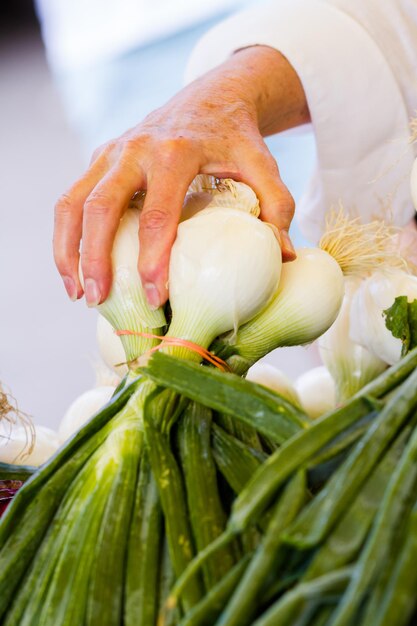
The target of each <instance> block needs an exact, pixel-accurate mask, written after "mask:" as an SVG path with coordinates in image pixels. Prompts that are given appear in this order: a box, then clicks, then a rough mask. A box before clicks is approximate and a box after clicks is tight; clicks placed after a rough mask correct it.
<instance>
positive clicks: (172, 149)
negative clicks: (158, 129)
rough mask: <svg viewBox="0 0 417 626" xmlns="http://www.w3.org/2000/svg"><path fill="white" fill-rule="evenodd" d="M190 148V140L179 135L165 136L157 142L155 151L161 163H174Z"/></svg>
mask: <svg viewBox="0 0 417 626" xmlns="http://www.w3.org/2000/svg"><path fill="white" fill-rule="evenodd" d="M190 149H191V141H190V140H189V139H188V138H186V137H184V136H182V135H179V136H177V137H167V138H164V139H161V140H159V141H158V143H157V147H156V152H157V154H158V157H159V159H160V160H161V161H162V163H163V164H170V163H175V162H177V161H178V159H179V158H182V157H183V155H184V154H185V153H186V152H188V151H189V150H190Z"/></svg>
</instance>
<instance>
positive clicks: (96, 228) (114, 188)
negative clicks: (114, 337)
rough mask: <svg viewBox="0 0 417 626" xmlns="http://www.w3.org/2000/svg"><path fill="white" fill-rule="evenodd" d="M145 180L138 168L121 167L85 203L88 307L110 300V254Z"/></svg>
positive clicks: (84, 264)
mask: <svg viewBox="0 0 417 626" xmlns="http://www.w3.org/2000/svg"><path fill="white" fill-rule="evenodd" d="M143 185H144V176H143V173H142V170H141V169H140V167H139V166H137V167H136V166H135V167H127V166H126V165H125V164H120V165H117V166H115V167H114V168H113V169H111V170H110V171H109V172H108V173H107V174H106V176H105V177H104V178H103V179H102V180H101V181H100V182H99V183H98V184H97V185H96V186H95V187H94V189H93V190H92V192H91V193H90V195H89V196H88V198H87V199H86V201H85V203H84V212H83V225H82V238H83V242H82V250H81V269H82V273H83V277H84V292H85V298H86V301H87V304H88V306H97V305H98V304H100V303H101V302H104V300H105V299H106V298H107V296H108V293H109V291H110V287H111V281H112V270H111V250H112V246H113V241H114V238H115V235H116V231H117V228H118V226H119V222H120V218H121V216H122V215H123V212H124V210H125V208H126V206H127V204H128V202H129V200H130V198H131V197H132V195H133V194H134V193H135V191H137V190H138V189H141V188H143Z"/></svg>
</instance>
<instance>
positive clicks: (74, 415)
mask: <svg viewBox="0 0 417 626" xmlns="http://www.w3.org/2000/svg"><path fill="white" fill-rule="evenodd" d="M114 390H115V387H111V386H104V387H95V388H94V389H90V390H89V391H86V392H85V393H83V394H81V395H80V396H79V397H78V398H76V400H74V402H72V404H71V405H70V406H69V408H68V409H67V411H66V413H65V415H64V417H63V418H62V420H61V423H60V425H59V429H58V435H59V439H60V441H61V443H64V442H65V441H66V440H67V439H69V438H70V437H72V435H73V434H74V433H76V432H77V431H78V430H80V428H81V427H82V426H84V424H86V423H87V422H88V421H89V420H90V419H91V418H92V417H93V415H95V413H97V411H99V410H100V409H101V408H102V407H103V406H104V405H105V404H107V402H108V401H109V400H110V398H111V397H112V395H113V393H114Z"/></svg>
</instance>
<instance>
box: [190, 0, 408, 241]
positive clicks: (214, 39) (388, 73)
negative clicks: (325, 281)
mask: <svg viewBox="0 0 417 626" xmlns="http://www.w3.org/2000/svg"><path fill="white" fill-rule="evenodd" d="M255 44H263V45H268V46H271V47H274V48H276V49H277V50H279V51H280V52H281V53H282V54H283V55H284V56H285V57H286V58H287V59H288V60H289V62H290V63H291V65H292V66H293V67H294V69H295V70H296V72H297V74H298V75H299V77H300V79H301V81H302V84H303V87H304V90H305V93H306V97H307V101H308V105H309V109H310V114H311V119H312V125H313V128H314V133H315V138H316V144H317V167H316V172H315V175H314V176H313V178H312V180H311V183H310V185H309V188H308V189H307V191H306V193H305V194H304V196H303V198H302V199H301V201H300V203H299V204H298V207H297V210H296V215H298V217H299V222H300V227H301V229H302V230H303V233H304V234H305V236H306V237H307V238H308V239H309V240H311V241H317V240H318V238H319V237H320V234H321V232H322V230H323V225H324V216H325V214H326V212H327V211H328V209H329V208H330V207H332V206H336V205H337V204H338V202H339V201H341V202H342V203H343V205H344V206H345V207H346V208H347V209H350V210H356V211H357V212H358V214H359V215H360V216H361V217H362V220H363V221H368V220H370V219H372V218H373V217H376V216H381V215H384V214H386V209H387V206H389V207H391V212H392V218H393V221H394V223H395V224H396V225H398V226H404V225H405V224H407V223H408V222H409V221H410V219H412V217H413V215H414V209H413V206H412V202H411V195H410V185H409V174H410V170H411V166H412V162H413V159H414V157H415V156H416V152H417V144H416V143H414V144H413V145H412V144H411V143H410V141H409V137H410V129H409V121H410V118H411V117H412V116H413V115H414V116H415V115H417V0H274V2H268V3H267V4H262V5H261V6H257V7H256V8H251V9H249V10H246V11H244V12H241V13H238V14H236V15H233V16H232V17H230V18H228V19H227V20H225V21H224V22H222V23H221V24H219V25H218V26H216V27H215V28H213V29H212V30H211V31H210V32H209V33H207V35H205V36H204V37H203V38H202V40H201V41H200V42H199V44H198V45H197V47H196V48H195V50H194V52H193V54H192V57H191V59H190V62H189V67H188V71H187V80H188V81H189V80H192V79H193V78H195V77H197V76H198V75H200V74H202V73H204V72H205V71H207V70H209V69H211V68H212V67H214V66H216V65H218V64H220V63H221V62H222V61H224V60H225V59H226V58H227V57H228V56H229V55H230V54H232V53H233V51H235V50H236V49H238V48H242V47H245V46H250V45H255ZM284 182H285V181H284Z"/></svg>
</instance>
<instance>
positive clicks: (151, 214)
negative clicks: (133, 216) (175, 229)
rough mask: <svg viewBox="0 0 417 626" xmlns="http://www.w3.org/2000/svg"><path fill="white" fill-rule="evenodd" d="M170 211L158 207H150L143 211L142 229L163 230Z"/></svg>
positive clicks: (141, 218)
mask: <svg viewBox="0 0 417 626" xmlns="http://www.w3.org/2000/svg"><path fill="white" fill-rule="evenodd" d="M168 218H169V216H168V213H167V212H166V211H164V210H163V209H159V208H157V207H150V208H147V209H145V210H144V211H143V213H142V215H141V216H140V230H141V231H142V232H143V231H154V230H161V229H162V228H164V227H165V226H166V224H167V222H168Z"/></svg>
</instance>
